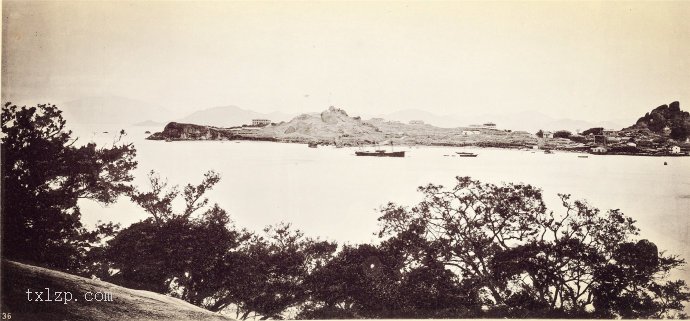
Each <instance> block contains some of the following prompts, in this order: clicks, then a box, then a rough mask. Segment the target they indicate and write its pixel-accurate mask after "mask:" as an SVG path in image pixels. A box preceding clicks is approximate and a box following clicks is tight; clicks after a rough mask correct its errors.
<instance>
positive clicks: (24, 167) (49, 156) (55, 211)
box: [2, 103, 137, 272]
mask: <svg viewBox="0 0 690 321" xmlns="http://www.w3.org/2000/svg"><path fill="white" fill-rule="evenodd" d="M65 125H66V121H65V120H64V119H63V117H62V112H61V111H60V110H59V109H58V108H57V107H56V106H54V105H38V106H36V107H28V108H27V107H21V108H20V107H17V106H16V105H12V104H11V103H7V104H5V105H4V106H3V108H2V133H3V136H2V179H3V186H2V188H3V208H2V244H3V255H4V257H6V258H10V259H14V260H19V261H25V262H29V263H34V264H39V265H44V266H48V267H53V268H58V269H64V270H72V271H77V272H78V271H80V269H81V268H83V267H84V262H85V260H86V255H87V253H88V251H89V250H90V249H91V247H93V246H95V245H96V244H98V242H99V240H100V239H101V238H102V237H104V236H108V235H112V234H113V233H114V232H115V230H116V228H117V227H116V226H114V225H112V224H104V225H101V226H100V227H98V228H97V229H96V230H87V229H86V228H84V227H83V226H82V223H81V221H80V218H81V212H80V210H79V207H78V206H77V201H78V200H79V199H80V198H86V199H91V200H95V201H98V202H101V203H105V204H108V203H112V202H114V201H115V200H116V199H117V197H118V196H119V195H122V194H124V193H127V192H128V191H130V189H131V187H130V185H129V184H128V183H129V182H130V181H131V180H132V176H131V174H130V171H131V170H132V169H134V168H135V167H136V165H137V163H136V161H135V160H134V157H135V153H136V152H135V149H134V147H133V146H132V144H119V145H116V144H113V146H111V147H109V148H104V147H97V146H96V145H95V144H94V143H88V144H86V145H83V146H75V142H76V139H74V140H73V139H72V137H71V135H72V132H71V131H69V130H66V129H65ZM120 134H121V135H124V134H125V133H124V131H122V132H121V133H120Z"/></svg>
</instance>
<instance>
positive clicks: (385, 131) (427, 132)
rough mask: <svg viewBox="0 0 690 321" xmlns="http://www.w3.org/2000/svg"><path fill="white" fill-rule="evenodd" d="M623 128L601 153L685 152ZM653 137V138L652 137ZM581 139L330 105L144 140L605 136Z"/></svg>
mask: <svg viewBox="0 0 690 321" xmlns="http://www.w3.org/2000/svg"><path fill="white" fill-rule="evenodd" d="M621 133H622V135H627V136H623V137H625V140H621V139H619V138H616V139H613V140H612V139H611V138H604V140H606V142H607V143H609V144H610V148H608V149H607V150H606V151H605V152H603V153H600V154H608V155H636V156H686V155H683V154H670V152H669V150H668V148H667V146H665V145H664V146H662V147H659V146H650V147H639V148H638V147H631V146H630V144H631V143H632V142H637V141H648V140H650V139H657V140H659V137H656V136H658V135H654V134H653V133H649V132H648V131H641V130H639V129H635V130H634V131H633V130H632V129H623V130H622V131H621ZM640 133H642V134H644V135H642V134H640ZM590 136H591V135H590ZM628 136H629V137H628ZM650 136H653V137H652V138H650ZM578 138H580V139H579V140H577V141H576V140H574V139H567V138H543V137H537V136H535V135H533V134H530V133H527V132H524V131H511V130H502V129H496V128H486V127H456V128H441V127H436V126H432V125H428V124H404V123H401V122H396V121H386V120H384V119H380V118H374V119H370V120H366V121H365V120H362V119H361V118H360V117H350V116H348V115H347V113H346V112H345V111H344V110H342V109H339V108H335V107H330V108H329V109H327V110H325V111H323V112H322V113H320V114H319V113H314V114H303V115H300V116H297V117H295V118H294V119H292V120H291V121H289V122H280V123H277V124H276V123H271V124H266V125H263V126H249V125H243V126H236V127H229V128H221V127H214V126H204V125H196V124H185V123H177V122H171V123H168V124H167V125H166V126H165V128H164V129H163V131H162V132H157V133H154V134H152V135H150V136H149V137H147V138H146V139H149V140H164V141H181V140H249V141H270V142H283V143H297V144H318V145H334V146H337V147H346V146H366V145H377V144H382V145H387V144H393V145H397V146H448V147H482V148H507V149H542V150H560V151H570V152H581V153H593V152H592V148H593V147H597V146H600V145H601V141H599V142H598V141H597V137H593V136H592V137H584V136H579V137H578ZM606 142H605V143H606ZM626 144H627V145H626ZM604 145H606V144H604Z"/></svg>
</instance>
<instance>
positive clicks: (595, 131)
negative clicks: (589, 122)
mask: <svg viewBox="0 0 690 321" xmlns="http://www.w3.org/2000/svg"><path fill="white" fill-rule="evenodd" d="M589 134H592V135H603V134H604V127H594V128H590V129H587V130H585V131H583V132H582V135H583V136H587V135H589Z"/></svg>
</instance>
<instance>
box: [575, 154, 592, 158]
mask: <svg viewBox="0 0 690 321" xmlns="http://www.w3.org/2000/svg"><path fill="white" fill-rule="evenodd" d="M577 157H579V158H589V156H587V155H578V156H577Z"/></svg>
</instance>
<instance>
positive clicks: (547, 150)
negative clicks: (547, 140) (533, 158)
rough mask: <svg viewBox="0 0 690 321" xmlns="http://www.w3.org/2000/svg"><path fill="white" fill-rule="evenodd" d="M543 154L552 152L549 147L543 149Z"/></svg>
mask: <svg viewBox="0 0 690 321" xmlns="http://www.w3.org/2000/svg"><path fill="white" fill-rule="evenodd" d="M544 154H553V152H552V151H551V150H550V149H546V150H544Z"/></svg>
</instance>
